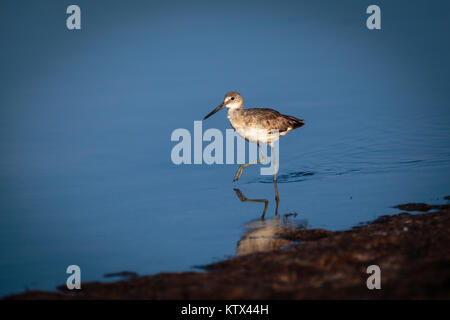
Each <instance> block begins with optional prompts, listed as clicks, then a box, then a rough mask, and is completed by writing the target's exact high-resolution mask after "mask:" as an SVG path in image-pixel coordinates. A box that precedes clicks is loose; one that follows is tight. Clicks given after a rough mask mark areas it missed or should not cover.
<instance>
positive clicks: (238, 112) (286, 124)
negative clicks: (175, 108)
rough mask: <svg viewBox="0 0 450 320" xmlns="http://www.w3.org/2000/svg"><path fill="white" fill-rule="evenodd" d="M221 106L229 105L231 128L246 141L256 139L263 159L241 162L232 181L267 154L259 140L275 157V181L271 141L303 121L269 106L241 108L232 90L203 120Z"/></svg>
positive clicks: (238, 97) (242, 106)
mask: <svg viewBox="0 0 450 320" xmlns="http://www.w3.org/2000/svg"><path fill="white" fill-rule="evenodd" d="M223 108H228V119H229V120H230V123H231V126H232V127H233V129H234V130H236V132H237V133H238V134H239V135H240V136H241V137H243V138H244V139H245V140H247V141H249V142H256V143H257V145H258V148H259V151H260V152H261V155H262V158H261V159H259V160H257V161H256V162H251V163H247V164H243V165H241V166H240V167H239V169H238V170H237V172H236V175H235V176H234V179H233V181H237V180H238V179H239V178H240V177H241V175H242V172H243V171H244V169H245V168H246V167H248V166H251V165H254V164H258V163H261V162H264V161H265V160H266V155H265V154H264V152H263V151H262V149H261V146H260V145H259V143H260V142H261V143H264V144H267V145H269V146H270V148H271V151H272V158H273V159H274V174H273V179H274V182H276V180H277V171H278V168H277V165H278V164H277V158H276V155H275V152H274V148H273V143H274V142H275V141H277V140H278V139H279V137H280V136H284V135H286V134H287V133H288V132H289V131H292V130H294V129H296V128H299V127H301V126H303V125H304V120H302V119H298V118H296V117H292V116H288V115H284V114H281V113H279V112H278V111H276V110H273V109H268V108H250V109H244V99H243V98H242V96H241V95H240V94H239V93H238V92H235V91H231V92H228V93H227V94H226V95H225V98H224V99H223V102H222V103H221V104H220V105H219V106H218V107H217V108H215V109H214V110H213V111H211V112H210V113H209V114H208V115H207V116H206V117H204V118H203V120H205V119H208V118H209V117H210V116H212V115H213V114H214V113H216V112H217V111H219V110H221V109H223ZM275 188H276V184H275ZM277 193H278V192H277Z"/></svg>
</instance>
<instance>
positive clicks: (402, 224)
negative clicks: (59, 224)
mask: <svg viewBox="0 0 450 320" xmlns="http://www.w3.org/2000/svg"><path fill="white" fill-rule="evenodd" d="M445 200H447V201H448V200H449V197H446V198H445ZM397 208H399V209H401V210H404V211H414V212H428V213H419V214H416V213H415V214H409V213H407V212H402V213H399V214H396V215H387V216H381V217H379V218H378V219H376V220H374V221H372V222H369V223H368V224H365V225H360V226H355V227H353V228H351V229H349V230H346V231H328V230H324V229H275V230H272V234H271V237H266V238H264V237H263V238H264V239H269V240H270V239H272V240H274V241H275V242H276V243H279V244H280V246H278V247H277V246H276V245H275V246H273V243H272V242H270V243H269V247H270V246H272V250H269V251H264V252H256V253H251V254H245V255H237V256H236V257H233V258H230V259H227V260H224V261H219V262H217V263H213V264H210V265H207V266H205V267H204V269H205V270H206V272H177V273H159V274H156V275H147V276H137V275H136V276H133V277H131V278H129V279H124V280H120V281H116V282H112V283H111V282H107V283H104V282H86V283H82V286H81V287H82V289H81V290H79V291H78V290H77V291H69V290H67V288H66V287H65V285H62V286H59V287H58V288H57V289H58V291H55V292H47V291H26V292H24V293H20V294H14V295H10V296H6V297H5V298H3V299H6V300H10V299H13V300H14V299H36V300H40V299H51V300H69V299H247V300H248V299H420V298H425V299H450V249H449V245H450V204H442V205H427V204H423V203H418V204H414V203H409V204H403V205H399V206H397ZM430 211H432V212H430ZM249 239H251V237H249ZM244 240H246V239H245V237H244V238H243V239H241V241H240V243H241V242H244ZM258 245H259V246H260V243H258ZM238 246H239V244H238ZM280 247H281V248H282V249H277V248H280ZM247 249H248V248H247ZM273 249H274V250H273ZM244 251H245V250H244ZM247 251H248V250H247ZM370 265H378V266H379V267H380V269H381V289H380V290H369V289H368V288H367V286H366V281H367V278H368V277H369V276H370V274H368V273H367V267H368V266H370Z"/></svg>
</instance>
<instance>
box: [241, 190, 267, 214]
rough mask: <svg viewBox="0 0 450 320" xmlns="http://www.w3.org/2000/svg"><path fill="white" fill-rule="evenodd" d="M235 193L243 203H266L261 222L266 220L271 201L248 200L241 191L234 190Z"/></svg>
mask: <svg viewBox="0 0 450 320" xmlns="http://www.w3.org/2000/svg"><path fill="white" fill-rule="evenodd" d="M234 192H236V195H237V196H238V198H239V200H241V201H242V202H264V211H263V213H262V216H261V220H264V216H265V215H266V211H267V206H268V205H269V201H268V200H267V199H247V197H246V196H244V194H243V193H242V192H241V190H239V189H234Z"/></svg>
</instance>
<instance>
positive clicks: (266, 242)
mask: <svg viewBox="0 0 450 320" xmlns="http://www.w3.org/2000/svg"><path fill="white" fill-rule="evenodd" d="M234 191H235V192H236V195H237V196H238V198H239V199H240V200H241V201H243V202H262V203H264V210H263V213H262V216H261V218H260V219H257V220H253V221H250V222H249V223H247V224H246V225H245V226H244V228H245V233H244V235H243V236H242V238H241V240H239V242H238V244H237V248H236V255H237V256H242V255H247V254H251V253H256V252H263V251H271V250H275V249H280V248H282V247H285V246H287V245H289V244H291V243H292V240H289V237H286V235H288V234H289V232H290V231H294V230H295V229H298V228H305V227H306V226H307V224H308V222H307V221H306V220H301V221H294V220H292V219H290V218H291V217H295V216H296V215H297V214H296V213H289V214H285V215H283V216H281V217H280V216H279V215H278V204H279V197H278V190H277V188H276V183H275V192H276V197H275V200H276V209H275V215H274V216H273V218H271V219H264V217H265V214H266V211H267V207H268V205H269V201H268V200H267V199H248V198H247V197H245V196H244V194H243V193H242V192H241V190H239V189H234Z"/></svg>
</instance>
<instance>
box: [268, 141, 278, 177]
mask: <svg viewBox="0 0 450 320" xmlns="http://www.w3.org/2000/svg"><path fill="white" fill-rule="evenodd" d="M270 148H271V149H272V159H273V181H277V172H278V160H277V155H276V154H275V148H274V147H273V145H272V144H271V145H270Z"/></svg>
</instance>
